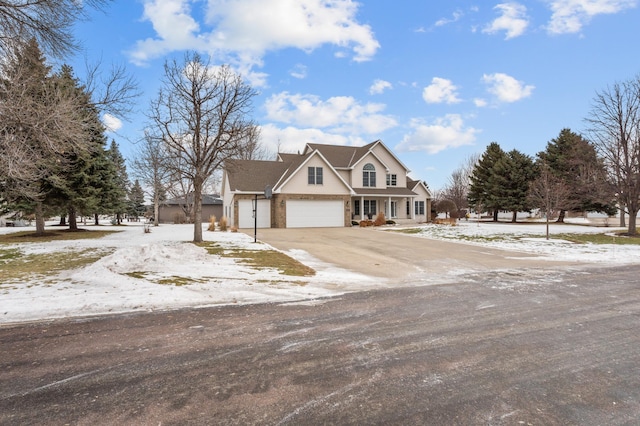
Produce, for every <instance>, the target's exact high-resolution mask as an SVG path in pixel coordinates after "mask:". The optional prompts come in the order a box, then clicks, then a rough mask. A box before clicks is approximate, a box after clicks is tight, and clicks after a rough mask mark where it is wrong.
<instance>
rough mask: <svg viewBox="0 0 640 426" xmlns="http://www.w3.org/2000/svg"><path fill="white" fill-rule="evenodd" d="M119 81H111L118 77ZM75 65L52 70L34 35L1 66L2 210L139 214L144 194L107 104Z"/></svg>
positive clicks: (38, 215)
mask: <svg viewBox="0 0 640 426" xmlns="http://www.w3.org/2000/svg"><path fill="white" fill-rule="evenodd" d="M114 81H115V80H112V82H114ZM93 95H94V94H93V92H92V90H91V89H90V88H88V87H87V86H86V85H83V84H81V82H80V80H79V79H78V78H77V77H76V76H75V74H74V70H73V69H72V68H71V67H70V66H69V65H62V66H61V67H60V69H59V70H57V71H55V72H54V71H53V70H52V68H51V67H50V66H48V65H47V62H46V59H45V57H44V55H43V53H42V51H41V50H40V47H39V45H38V43H37V41H36V39H35V38H31V39H29V40H27V41H24V42H16V43H14V45H13V49H11V50H9V51H7V52H6V55H5V57H4V60H3V61H2V64H1V65H0V209H1V210H2V211H3V212H4V213H7V212H12V211H20V212H23V213H25V214H33V215H34V216H35V221H36V232H37V233H40V234H42V233H44V221H45V218H46V217H49V216H52V215H59V216H61V217H63V218H64V217H67V218H68V224H69V228H70V229H72V230H73V229H77V220H76V218H77V217H78V216H79V215H82V216H93V217H94V218H95V221H96V222H97V220H98V216H99V215H102V214H110V215H115V216H116V217H117V218H118V220H119V218H120V217H121V216H122V215H124V214H131V215H134V216H137V215H140V214H142V213H143V212H144V194H143V193H142V188H141V187H140V185H139V184H138V183H137V182H136V183H134V184H133V185H131V184H130V182H129V180H128V176H127V171H126V166H125V161H124V158H123V157H122V155H121V153H120V151H119V149H118V145H117V143H116V142H115V141H113V140H112V141H111V143H110V144H109V145H108V143H107V138H106V136H105V128H104V126H103V124H102V123H101V121H100V112H101V106H102V107H104V106H105V105H108V104H109V102H110V104H111V106H115V105H116V103H117V101H116V100H114V99H113V98H112V99H111V100H109V99H106V98H105V99H103V100H102V101H104V102H106V103H103V104H100V103H99V102H96V100H95V99H93Z"/></svg>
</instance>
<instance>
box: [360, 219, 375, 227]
mask: <svg viewBox="0 0 640 426" xmlns="http://www.w3.org/2000/svg"><path fill="white" fill-rule="evenodd" d="M367 226H373V222H372V221H370V220H368V219H365V220H361V221H360V228H366V227H367Z"/></svg>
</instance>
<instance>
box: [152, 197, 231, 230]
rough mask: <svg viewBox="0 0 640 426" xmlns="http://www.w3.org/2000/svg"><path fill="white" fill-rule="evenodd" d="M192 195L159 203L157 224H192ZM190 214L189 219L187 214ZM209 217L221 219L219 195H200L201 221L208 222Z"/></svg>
mask: <svg viewBox="0 0 640 426" xmlns="http://www.w3.org/2000/svg"><path fill="white" fill-rule="evenodd" d="M194 210H195V209H194V208H193V194H192V193H191V194H189V195H187V197H178V198H172V199H171V200H166V201H162V202H160V205H159V206H158V222H160V223H187V222H193V212H194ZM185 212H190V216H191V217H189V219H187V214H186V213H185ZM211 216H215V217H216V219H218V220H219V219H220V218H221V217H222V199H221V198H220V196H219V195H206V194H202V221H203V222H208V221H209V218H210V217H211Z"/></svg>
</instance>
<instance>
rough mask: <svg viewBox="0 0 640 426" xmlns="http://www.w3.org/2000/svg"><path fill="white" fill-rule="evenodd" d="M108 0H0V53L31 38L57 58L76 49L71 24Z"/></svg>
mask: <svg viewBox="0 0 640 426" xmlns="http://www.w3.org/2000/svg"><path fill="white" fill-rule="evenodd" d="M110 2H111V0H82V1H79V0H0V53H2V52H4V53H10V52H11V50H12V49H13V48H14V47H15V46H16V45H17V44H20V43H22V42H24V41H26V40H28V39H30V38H35V39H36V40H38V43H39V44H40V46H42V49H43V50H44V51H45V52H47V53H49V54H50V55H53V56H56V57H58V58H60V57H63V56H64V55H66V54H69V53H71V52H73V51H74V50H76V49H77V48H78V44H77V42H76V40H75V39H74V37H73V34H72V33H71V30H72V27H73V24H74V23H75V22H76V21H78V20H79V19H83V18H86V16H87V10H88V8H98V9H100V8H102V7H103V6H105V5H106V4H107V3H110Z"/></svg>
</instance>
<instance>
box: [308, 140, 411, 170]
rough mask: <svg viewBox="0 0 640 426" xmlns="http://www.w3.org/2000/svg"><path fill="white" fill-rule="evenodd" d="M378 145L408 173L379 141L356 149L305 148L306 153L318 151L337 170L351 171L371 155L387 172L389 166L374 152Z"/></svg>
mask: <svg viewBox="0 0 640 426" xmlns="http://www.w3.org/2000/svg"><path fill="white" fill-rule="evenodd" d="M376 145H380V146H382V147H383V148H384V149H385V150H386V151H387V152H388V153H389V154H390V155H391V156H392V157H393V158H394V159H395V160H396V161H397V162H398V164H400V165H401V166H402V167H403V168H404V169H405V170H406V171H407V173H408V172H409V168H408V167H407V166H405V165H404V163H403V162H402V161H400V159H399V158H398V157H396V155H395V154H394V153H393V151H391V150H390V149H389V148H387V146H386V145H385V144H384V143H383V142H382V141H381V140H380V139H378V140H377V141H374V142H371V143H368V144H367V145H364V146H360V147H355V146H342V145H325V144H321V143H308V144H307V146H306V147H305V151H304V152H305V153H307V152H309V151H310V150H318V151H320V152H321V153H322V155H324V157H325V158H326V159H327V161H329V163H331V165H332V166H333V167H334V168H335V169H351V168H353V167H355V165H356V164H358V163H359V162H360V161H362V160H363V159H364V158H365V157H366V155H367V154H369V153H371V154H372V155H373V156H374V157H376V159H378V161H380V163H382V164H383V165H384V166H385V168H386V169H387V170H389V166H387V165H386V164H385V163H384V161H382V160H381V159H380V157H378V156H377V155H376V153H375V152H374V151H373V149H374V148H375V147H376Z"/></svg>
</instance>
